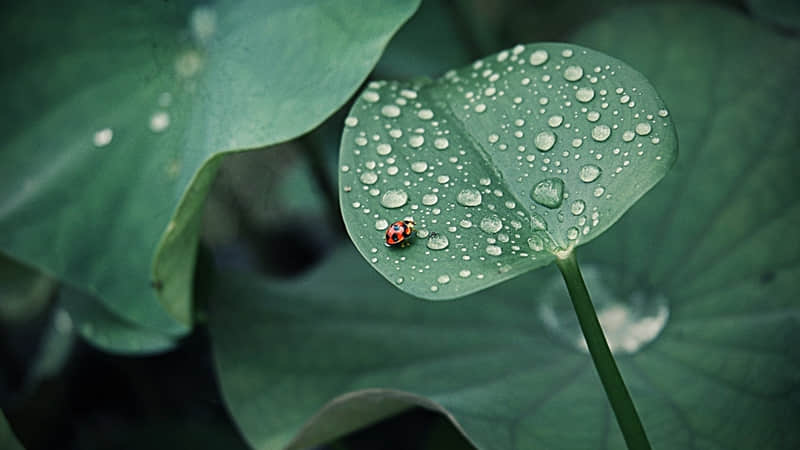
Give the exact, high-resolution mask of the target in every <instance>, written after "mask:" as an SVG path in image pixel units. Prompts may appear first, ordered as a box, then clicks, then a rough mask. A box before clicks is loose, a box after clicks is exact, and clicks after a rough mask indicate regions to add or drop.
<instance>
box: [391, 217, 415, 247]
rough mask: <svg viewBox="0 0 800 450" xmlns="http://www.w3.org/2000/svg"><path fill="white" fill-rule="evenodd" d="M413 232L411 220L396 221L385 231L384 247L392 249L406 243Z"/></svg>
mask: <svg viewBox="0 0 800 450" xmlns="http://www.w3.org/2000/svg"><path fill="white" fill-rule="evenodd" d="M413 232H414V221H413V220H398V221H397V222H395V223H393V224H391V225H389V228H388V229H387V230H386V246H387V247H394V246H395V245H400V244H402V243H403V242H405V241H406V239H408V238H409V237H411V234H412V233H413Z"/></svg>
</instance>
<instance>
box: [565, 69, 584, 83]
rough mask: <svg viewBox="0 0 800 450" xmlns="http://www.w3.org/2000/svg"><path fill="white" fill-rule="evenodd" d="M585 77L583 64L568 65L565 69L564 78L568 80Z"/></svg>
mask: <svg viewBox="0 0 800 450" xmlns="http://www.w3.org/2000/svg"><path fill="white" fill-rule="evenodd" d="M581 77H583V68H582V67H581V66H567V68H566V69H564V79H565V80H567V81H578V80H580V79H581Z"/></svg>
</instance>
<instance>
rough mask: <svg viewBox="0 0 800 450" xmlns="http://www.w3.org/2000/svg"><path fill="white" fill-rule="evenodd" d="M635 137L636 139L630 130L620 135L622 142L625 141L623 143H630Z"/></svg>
mask: <svg viewBox="0 0 800 450" xmlns="http://www.w3.org/2000/svg"><path fill="white" fill-rule="evenodd" d="M635 137H636V134H635V133H634V132H633V131H631V130H627V131H625V132H623V133H622V140H623V141H625V142H630V141H632V140H633V138H635Z"/></svg>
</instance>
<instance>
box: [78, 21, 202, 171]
mask: <svg viewBox="0 0 800 450" xmlns="http://www.w3.org/2000/svg"><path fill="white" fill-rule="evenodd" d="M187 25H188V31H189V35H190V36H191V38H192V41H191V42H192V44H191V45H190V46H189V47H188V48H185V49H183V50H182V51H180V52H178V54H177V55H176V56H175V59H174V61H173V69H174V74H175V77H174V78H175V79H176V80H178V84H177V85H176V87H177V88H178V89H179V90H180V92H181V93H188V94H191V93H193V92H194V90H195V88H196V78H197V75H198V74H199V73H200V71H201V70H202V69H203V67H204V65H205V47H206V46H207V45H208V43H209V42H210V40H211V39H212V38H213V37H214V35H215V34H216V32H217V13H216V11H215V10H214V9H213V8H211V7H209V6H197V7H195V8H194V9H192V11H191V12H190V13H189V16H188V18H187ZM166 78H167V79H171V77H166ZM173 102H174V96H173V93H172V92H170V90H164V91H162V92H160V93H159V94H158V95H157V96H156V97H155V98H154V99H153V102H152V104H151V105H150V106H148V108H149V111H143V112H142V114H143V116H146V124H145V126H146V128H147V129H149V130H150V132H152V133H155V134H161V133H164V132H166V131H167V130H168V129H169V127H170V125H171V124H172V115H171V114H170V107H171V106H172V105H173ZM114 135H115V132H114V128H113V127H111V126H106V127H103V128H100V129H98V130H95V131H94V132H93V133H92V138H91V141H92V144H93V145H94V146H95V147H97V148H104V147H107V146H109V145H111V144H112V142H113V141H114ZM179 169H180V167H179V164H178V163H177V162H175V161H173V162H171V163H170V164H169V165H168V167H167V168H166V172H167V174H168V175H170V176H175V175H176V173H177V171H178V170H179Z"/></svg>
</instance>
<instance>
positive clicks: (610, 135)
mask: <svg viewBox="0 0 800 450" xmlns="http://www.w3.org/2000/svg"><path fill="white" fill-rule="evenodd" d="M345 125H346V127H345V131H344V133H343V136H342V144H341V153H340V177H339V183H340V191H341V192H340V199H341V208H342V216H343V218H344V221H345V224H346V226H347V230H348V232H349V234H350V237H351V239H352V240H353V242H354V243H355V245H356V247H357V248H358V250H359V251H360V252H361V254H362V255H364V257H365V258H367V260H369V261H370V263H371V264H372V265H373V267H375V269H376V270H378V271H379V272H380V273H381V274H382V275H383V276H384V277H386V278H387V279H388V280H390V281H391V282H392V283H394V284H395V285H396V286H398V287H399V288H401V289H403V290H404V291H406V292H409V293H411V294H413V295H416V296H420V297H424V298H428V299H432V300H440V299H450V298H455V297H460V296H463V295H466V294H469V293H471V292H475V291H478V290H480V289H484V288H486V287H488V286H491V285H494V284H497V283H499V282H501V281H503V280H506V279H509V278H512V277H515V276H517V275H519V274H521V273H524V272H527V271H529V270H531V269H535V268H537V267H541V266H544V265H547V264H549V263H551V262H552V261H553V260H554V258H555V256H554V255H556V254H558V253H560V252H565V251H569V250H571V249H572V248H574V247H576V246H578V245H582V244H585V243H588V242H589V241H591V240H592V239H594V238H596V237H597V236H599V235H600V234H601V233H602V232H603V231H605V230H606V229H608V227H610V226H611V225H612V224H613V223H614V222H615V221H616V220H617V219H619V217H620V216H621V215H622V214H623V213H624V212H625V211H626V210H627V209H628V208H629V207H630V206H631V205H632V204H633V203H634V202H636V200H638V199H639V198H640V197H641V196H642V195H643V194H644V193H645V192H647V190H649V189H650V188H651V187H652V186H653V185H655V184H656V183H657V182H658V181H659V180H660V179H661V178H662V177H663V176H664V175H665V174H666V172H667V171H668V170H669V168H670V167H671V166H672V164H673V163H674V161H675V158H676V156H677V138H676V135H675V127H674V126H673V125H672V120H671V117H670V115H669V111H668V110H667V109H666V107H665V106H664V103H663V102H662V101H661V99H660V98H659V97H658V95H657V93H656V91H655V89H654V88H653V87H652V86H651V85H650V83H649V82H648V81H647V80H646V79H645V77H644V76H642V75H641V74H640V73H639V72H637V71H635V70H634V69H632V68H631V67H629V66H628V65H627V64H625V63H623V62H621V61H619V60H617V59H615V58H612V57H610V56H608V55H605V54H603V53H600V52H597V51H594V50H590V49H588V48H584V47H581V46H577V45H572V44H554V43H543V44H530V45H525V46H522V45H519V46H516V47H514V48H513V49H510V50H507V51H503V52H500V53H498V54H496V55H493V56H490V57H488V58H485V59H482V60H480V61H477V62H475V63H474V64H472V65H471V66H469V67H466V68H463V69H460V70H456V71H451V72H448V73H447V74H446V75H445V76H444V77H443V78H441V79H439V80H437V81H427V80H422V81H415V82H407V83H400V82H372V83H370V84H369V85H368V87H367V89H366V90H365V91H364V92H362V93H361V95H360V96H359V99H358V101H357V102H356V104H355V105H354V106H353V108H352V110H351V111H350V116H349V117H348V118H347V119H346V121H345ZM405 219H413V220H414V221H415V223H416V229H417V231H416V238H411V239H410V242H409V240H408V239H406V240H405V241H403V242H401V243H399V245H395V246H393V247H388V248H387V246H385V245H384V243H385V242H384V239H385V233H386V232H387V228H388V227H390V226H392V224H393V223H395V222H396V221H400V220H405ZM406 243H409V244H410V245H404V244H406ZM392 244H394V242H392Z"/></svg>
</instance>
